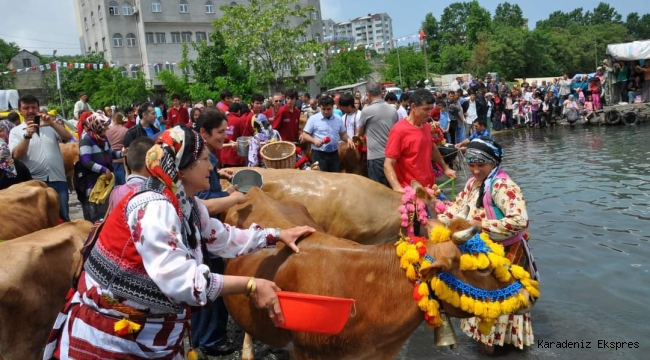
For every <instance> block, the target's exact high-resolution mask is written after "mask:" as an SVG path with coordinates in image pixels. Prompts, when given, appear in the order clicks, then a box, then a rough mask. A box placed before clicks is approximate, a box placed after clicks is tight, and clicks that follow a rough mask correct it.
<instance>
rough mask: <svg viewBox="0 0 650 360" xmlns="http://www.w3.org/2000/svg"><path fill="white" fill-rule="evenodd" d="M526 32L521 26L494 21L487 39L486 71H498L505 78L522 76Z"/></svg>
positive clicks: (524, 63)
mask: <svg viewBox="0 0 650 360" xmlns="http://www.w3.org/2000/svg"><path fill="white" fill-rule="evenodd" d="M526 33H527V31H526V30H525V29H524V28H523V27H521V26H517V27H513V26H509V25H506V23H501V22H498V23H497V21H495V22H494V26H493V29H492V32H491V33H490V36H489V39H488V41H487V58H488V65H489V70H488V71H495V72H498V73H499V75H500V76H501V77H503V78H505V79H513V78H516V77H520V76H522V75H523V71H524V69H525V65H526V61H525V60H526V59H525V56H526V53H527V46H526V45H527V42H526ZM475 52H476V49H475ZM479 74H482V73H479Z"/></svg>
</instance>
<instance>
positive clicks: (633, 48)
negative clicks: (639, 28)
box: [607, 40, 650, 61]
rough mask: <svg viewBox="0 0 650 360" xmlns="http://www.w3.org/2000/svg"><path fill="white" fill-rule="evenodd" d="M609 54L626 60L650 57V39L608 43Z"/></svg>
mask: <svg viewBox="0 0 650 360" xmlns="http://www.w3.org/2000/svg"><path fill="white" fill-rule="evenodd" d="M607 54H609V55H611V56H612V57H613V58H614V59H617V60H624V61H630V60H645V59H650V40H641V41H633V42H630V43H624V44H610V45H607Z"/></svg>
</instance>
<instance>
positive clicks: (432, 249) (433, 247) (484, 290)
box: [419, 218, 539, 333]
mask: <svg viewBox="0 0 650 360" xmlns="http://www.w3.org/2000/svg"><path fill="white" fill-rule="evenodd" d="M430 225H434V227H433V229H432V231H431V232H430V239H427V241H426V243H424V246H425V247H426V255H424V260H423V261H422V263H421V265H420V267H419V276H420V279H421V281H422V282H424V283H428V284H429V288H430V289H431V290H432V291H433V292H434V293H435V298H436V299H437V300H439V301H440V305H441V306H442V307H443V308H444V310H445V311H446V312H447V313H448V314H449V315H451V316H454V317H461V318H466V317H472V316H477V317H480V318H481V319H482V320H483V321H481V323H480V324H479V327H480V328H481V331H482V332H483V333H489V327H491V326H492V325H493V324H494V320H495V319H496V318H498V317H499V316H500V315H503V314H509V313H521V312H526V311H529V310H530V304H531V303H532V302H531V301H530V300H531V299H535V298H537V297H539V291H538V283H537V282H536V281H534V280H532V279H531V278H530V274H529V273H528V272H527V271H526V270H524V269H523V268H521V267H519V266H517V265H512V264H511V263H510V261H509V260H508V259H507V258H506V257H505V254H504V250H503V247H502V246H501V245H498V244H496V243H494V242H492V241H491V240H489V238H488V237H487V236H485V234H481V235H479V234H478V230H479V229H477V228H476V227H475V226H473V225H472V224H470V223H469V222H468V221H466V220H464V219H460V218H455V219H452V220H450V221H449V222H448V224H442V223H439V222H437V221H434V222H432V223H430ZM420 307H421V308H422V306H420Z"/></svg>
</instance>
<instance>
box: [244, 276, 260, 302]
mask: <svg viewBox="0 0 650 360" xmlns="http://www.w3.org/2000/svg"><path fill="white" fill-rule="evenodd" d="M255 290H257V282H256V281H255V277H252V276H251V278H250V279H248V283H246V290H244V294H245V295H246V297H250V296H251V295H255Z"/></svg>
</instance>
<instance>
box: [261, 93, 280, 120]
mask: <svg viewBox="0 0 650 360" xmlns="http://www.w3.org/2000/svg"><path fill="white" fill-rule="evenodd" d="M280 107H282V94H281V93H277V94H275V95H273V97H272V100H271V107H270V108H268V109H266V111H265V112H264V115H266V117H267V118H268V119H269V120H271V121H273V119H275V115H276V114H277V113H278V111H280Z"/></svg>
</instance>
